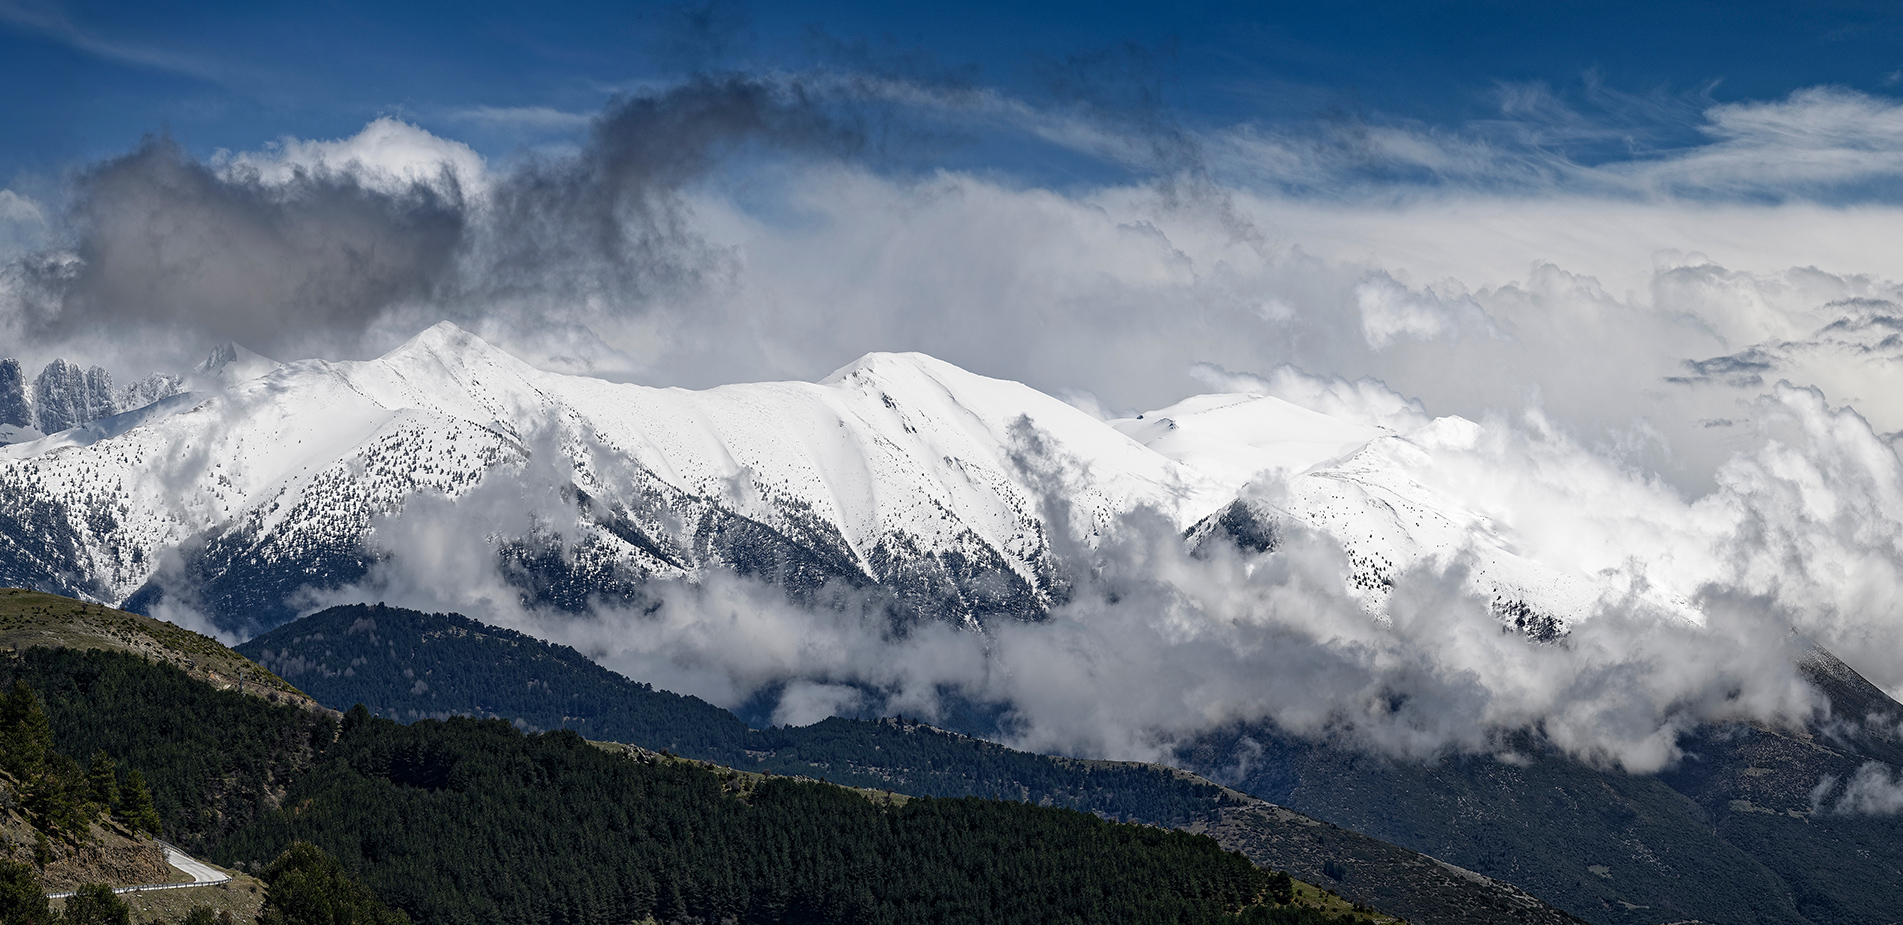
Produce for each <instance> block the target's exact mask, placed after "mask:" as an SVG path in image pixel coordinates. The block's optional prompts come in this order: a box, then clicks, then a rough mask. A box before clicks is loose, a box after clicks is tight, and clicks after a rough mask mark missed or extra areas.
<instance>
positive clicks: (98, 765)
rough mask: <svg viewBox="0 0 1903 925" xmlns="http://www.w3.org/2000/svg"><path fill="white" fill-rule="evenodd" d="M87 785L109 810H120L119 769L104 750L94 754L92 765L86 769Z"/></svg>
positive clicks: (96, 798)
mask: <svg viewBox="0 0 1903 925" xmlns="http://www.w3.org/2000/svg"><path fill="white" fill-rule="evenodd" d="M86 783H87V784H88V785H89V786H90V787H91V788H92V797H93V799H94V800H95V801H97V802H98V803H99V805H101V806H104V807H105V808H107V809H109V810H114V811H116V810H118V809H119V767H118V765H116V764H114V763H113V760H112V759H111V758H110V757H107V755H106V752H105V750H104V749H101V750H99V751H96V752H93V757H92V765H91V766H90V767H88V768H87V769H86Z"/></svg>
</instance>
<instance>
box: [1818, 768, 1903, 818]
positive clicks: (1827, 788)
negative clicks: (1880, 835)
mask: <svg viewBox="0 0 1903 925" xmlns="http://www.w3.org/2000/svg"><path fill="white" fill-rule="evenodd" d="M1835 784H1836V781H1835V780H1833V779H1831V778H1825V779H1824V780H1823V781H1821V782H1819V784H1818V787H1817V792H1816V793H1814V794H1813V795H1812V800H1811V802H1812V803H1813V804H1814V805H1816V804H1821V802H1822V800H1823V798H1824V797H1826V796H1828V795H1829V793H1830V792H1831V790H1832V789H1834V787H1835ZM1831 811H1832V812H1836V813H1841V814H1844V815H1854V816H1894V815H1896V814H1897V813H1899V812H1903V771H1895V770H1894V769H1892V768H1890V767H1889V766H1888V765H1885V764H1884V763H1882V762H1880V761H1871V762H1866V763H1865V764H1864V765H1863V766H1862V767H1859V768H1858V769H1857V773H1856V774H1854V775H1851V778H1850V780H1849V782H1847V783H1846V784H1845V785H1844V789H1843V794H1842V795H1841V796H1839V797H1838V798H1837V802H1836V803H1835V804H1834V805H1832V806H1831Z"/></svg>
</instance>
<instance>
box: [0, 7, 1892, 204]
mask: <svg viewBox="0 0 1903 925" xmlns="http://www.w3.org/2000/svg"><path fill="white" fill-rule="evenodd" d="M1899 38H1903V17H1899V16H1898V15H1897V14H1896V13H1895V12H1894V8H1893V7H1890V6H1887V5H1884V4H1875V3H1811V4H1802V5H1799V4H1762V3H1594V4H1581V3H1565V4H1561V3H1543V4H1524V3H1504V2H1455V3H1401V2H1344V3H1329V4H1315V3H1302V4H1292V3H1273V4H1260V3H1257V4H1148V5H1134V4H1132V5H1116V4H1109V5H1106V4H1085V3H1042V4H1023V3H992V4H978V3H964V4H933V5H925V4H883V3H878V4H875V3H814V4H745V3H726V4H723V3H712V4H700V5H693V4H687V5H668V4H626V5H623V4H599V3H577V4H561V5H555V6H553V7H552V6H550V5H547V4H523V3H486V2H484V3H455V4H443V3H415V4H394V5H392V4H367V3H322V4H256V3H198V4H179V3H152V4H125V3H96V2H57V0H52V2H48V0H5V2H0V86H4V87H7V88H8V91H7V92H6V94H5V100H4V102H0V107H4V108H3V109H0V177H13V178H15V184H14V185H15V186H18V185H20V184H21V183H23V182H31V180H30V178H28V177H21V174H23V173H25V174H29V175H36V176H38V177H39V178H41V179H42V180H43V179H44V178H47V177H50V176H53V175H57V174H58V172H60V171H61V170H63V169H66V168H69V167H72V166H74V165H76V164H82V163H85V162H87V161H89V160H93V159H97V158H101V157H105V156H110V155H113V154H117V153H120V152H123V151H124V150H126V149H128V148H129V147H130V146H132V145H133V144H135V143H136V142H137V141H138V139H139V138H140V136H142V135H143V134H145V133H149V132H157V131H169V132H170V133H171V134H172V135H173V136H174V137H175V138H176V139H177V140H178V141H179V142H181V143H182V144H183V145H184V146H185V147H186V148H187V149H188V150H191V151H193V152H197V153H199V154H201V155H205V154H209V153H211V152H212V151H214V150H216V149H219V148H227V149H233V150H245V149H252V148H256V147H258V146H259V145H260V144H262V143H264V142H267V141H269V140H271V139H274V138H277V137H279V136H282V135H292V136H296V137H301V138H327V137H340V136H344V135H348V134H350V133H352V132H354V131H356V130H357V129H358V128H360V127H361V126H362V125H363V124H364V123H366V122H367V121H369V120H370V119H372V118H374V117H376V116H379V115H395V116H398V117H400V118H403V119H406V120H409V121H412V122H414V123H415V124H418V125H420V126H422V127H424V128H426V129H429V130H431V131H433V132H436V133H438V134H445V135H453V136H454V137H456V138H458V139H460V140H462V141H464V142H466V143H468V144H470V145H471V146H472V147H474V148H475V149H476V150H478V151H479V152H481V153H483V154H485V155H487V156H489V157H492V158H498V157H507V156H510V155H511V154H513V153H517V152H520V151H522V150H525V149H528V148H534V147H537V146H547V145H552V144H561V143H564V142H572V141H573V140H574V139H575V138H576V137H577V134H578V130H579V128H580V127H581V125H582V123H581V122H580V121H579V119H577V118H564V117H563V116H564V115H568V116H571V117H575V116H587V115H590V114H593V113H595V112H597V111H598V110H599V109H600V108H601V106H602V104H603V103H604V102H605V101H606V100H607V99H608V98H609V97H611V96H612V95H614V94H615V93H617V92H627V91H629V90H631V89H638V88H641V87H644V86H651V85H653V84H656V83H664V82H667V81H671V80H677V79H679V78H680V77H682V76H683V75H685V74H688V73H692V72H695V71H701V70H709V71H730V70H731V71H743V72H763V71H786V72H806V71H811V70H814V69H831V70H837V71H847V72H874V73H882V74H888V75H897V76H903V77H906V78H908V79H914V80H919V81H923V82H928V83H935V82H952V83H962V84H967V85H976V86H981V87H988V88H994V89H996V90H999V91H1001V92H1003V93H1005V94H1007V95H1009V96H1011V97H1014V98H1019V99H1024V100H1027V101H1030V102H1033V103H1037V104H1048V103H1080V102H1081V103H1084V104H1088V105H1091V106H1093V107H1097V108H1099V109H1102V110H1106V111H1112V112H1131V111H1135V110H1145V111H1146V112H1148V113H1150V114H1152V115H1153V114H1154V113H1155V112H1157V111H1161V112H1164V113H1166V114H1167V117H1168V118H1169V119H1171V120H1173V121H1174V122H1176V123H1178V124H1182V125H1187V126H1192V127H1204V128H1206V127H1213V126H1226V125H1235V124H1266V125H1278V126H1286V125H1306V124H1313V123H1316V122H1327V121H1330V120H1334V121H1337V122H1338V121H1341V120H1344V119H1346V120H1371V121H1374V122H1377V123H1403V124H1416V125H1424V126H1429V127H1447V128H1454V127H1459V126H1463V125H1467V124H1469V123H1471V122H1473V121H1475V120H1486V119H1492V118H1495V117H1497V116H1498V115H1499V113H1500V109H1501V101H1502V94H1503V92H1504V91H1503V88H1513V87H1525V86H1529V85H1530V86H1541V87H1544V88H1547V89H1548V90H1550V91H1551V92H1552V93H1554V94H1555V95H1556V96H1557V98H1559V99H1561V100H1564V101H1566V102H1567V103H1568V104H1569V105H1570V106H1572V107H1574V108H1575V109H1577V110H1579V111H1580V112H1582V113H1584V114H1585V115H1586V116H1587V117H1589V118H1591V119H1593V120H1595V121H1598V122H1602V123H1604V124H1606V125H1608V126H1613V127H1617V128H1620V129H1622V130H1621V131H1619V132H1616V133H1614V135H1615V137H1613V138H1610V139H1599V140H1595V141H1591V142H1585V141H1579V140H1575V141H1574V142H1573V149H1574V153H1575V156H1577V157H1579V158H1581V159H1584V160H1597V159H1603V158H1608V157H1619V156H1622V154H1623V153H1624V151H1625V150H1628V149H1630V148H1631V147H1633V146H1637V147H1638V148H1640V149H1649V148H1651V147H1656V146H1672V145H1679V144H1684V143H1687V142H1690V141H1695V140H1696V137H1695V134H1693V133H1692V132H1691V125H1692V123H1693V121H1694V120H1693V119H1692V118H1691V116H1692V115H1693V114H1695V113H1696V112H1697V110H1698V108H1699V107H1698V106H1697V105H1696V103H1697V101H1699V100H1702V99H1705V98H1706V97H1707V96H1708V97H1709V98H1710V99H1711V100H1716V101H1737V100H1753V99H1772V98H1777V97H1781V96H1783V95H1785V94H1788V93H1789V92H1791V91H1793V90H1796V89H1799V88H1803V87H1810V86H1817V85H1837V86H1843V87H1848V88H1854V89H1858V90H1862V91H1865V92H1868V93H1874V94H1887V93H1889V92H1890V91H1891V90H1892V89H1893V87H1894V85H1895V83H1896V81H1897V76H1896V75H1897V72H1898V71H1899V69H1903V51H1899V49H1903V42H1899V41H1898V39H1899ZM511 117H513V118H511ZM950 157H951V159H952V160H953V162H956V163H960V164H968V163H971V162H982V163H986V164H989V165H992V166H998V167H1002V168H1005V169H1011V170H1021V171H1026V172H1028V173H1029V174H1031V175H1032V176H1033V177H1037V178H1041V179H1061V178H1062V176H1063V175H1064V174H1065V172H1066V171H1070V170H1079V169H1081V170H1085V171H1086V173H1088V169H1089V168H1088V167H1087V166H1084V165H1079V164H1077V163H1076V162H1073V161H1068V160H1066V159H1064V158H1061V157H1055V156H1054V155H1052V154H1051V153H1050V152H1038V151H1035V150H1027V149H1025V148H1023V147H1019V146H1014V145H993V146H985V145H982V144H975V143H973V142H972V141H971V140H969V139H967V142H966V144H965V145H963V146H962V147H961V150H959V151H957V152H955V153H953V154H951V155H950Z"/></svg>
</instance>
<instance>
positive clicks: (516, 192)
mask: <svg viewBox="0 0 1903 925" xmlns="http://www.w3.org/2000/svg"><path fill="white" fill-rule="evenodd" d="M865 140H866V135H865V129H864V126H863V124H862V123H861V122H860V121H859V120H858V119H857V118H856V117H855V116H854V115H852V114H851V113H850V112H849V111H848V109H847V108H846V107H845V106H843V105H842V104H841V101H840V100H839V99H837V98H836V97H832V96H829V95H828V94H826V93H823V92H821V91H819V90H817V89H815V88H813V87H811V86H809V85H806V84H803V83H800V82H798V81H788V82H779V81H766V80H761V79H756V78H752V77H744V76H738V75H730V76H725V77H697V78H694V79H692V80H689V81H687V82H685V83H683V84H680V85H677V86H674V87H670V88H668V89H666V90H663V91H660V92H657V93H642V94H635V95H630V96H624V97H620V98H618V99H616V100H614V101H613V102H611V103H609V105H608V107H607V108H606V110H605V111H603V112H602V114H601V115H600V116H599V117H597V118H596V119H595V121H594V124H593V126H592V127H591V128H590V130H589V138H588V142H587V145H586V146H585V147H584V148H583V150H582V151H581V153H580V154H579V155H578V156H576V157H574V158H565V159H559V160H545V161H535V162H531V163H529V164H527V165H525V166H524V167H522V168H521V169H520V170H518V171H516V172H515V173H513V174H511V175H509V176H507V177H504V178H502V179H501V180H500V181H499V182H498V183H497V185H496V188H495V189H494V190H493V192H492V193H491V195H490V198H489V202H488V204H487V207H486V209H485V216H484V222H483V227H482V229H481V232H480V235H479V240H478V241H477V242H476V243H475V244H474V246H473V247H472V248H471V249H470V251H469V253H468V254H467V257H468V258H469V259H468V261H467V262H466V268H467V272H466V274H465V275H464V277H463V279H462V281H461V282H462V286H463V287H464V292H463V294H465V295H468V296H473V297H475V298H476V299H479V300H519V299H530V300H536V301H542V302H553V303H556V304H567V305H575V304H594V305H601V306H605V307H608V308H610V309H618V310H623V311H625V310H630V309H633V308H637V307H639V306H640V305H642V304H643V303H645V302H647V301H648V300H650V299H652V298H653V297H654V296H655V295H656V294H657V293H678V292H680V291H681V290H683V289H692V288H694V287H695V286H697V285H698V284H699V283H701V282H702V281H703V280H704V278H705V276H706V275H707V274H709V273H713V272H718V270H719V269H720V267H721V264H722V254H721V252H720V250H719V249H718V248H716V247H715V246H713V245H711V244H709V243H708V242H707V241H706V240H705V238H704V237H703V236H702V235H701V234H700V232H699V231H698V230H697V229H696V228H695V226H694V223H693V221H692V215H691V213H690V211H689V210H688V209H687V207H686V205H685V203H684V202H683V201H682V199H681V196H680V194H681V191H682V189H683V188H684V187H686V186H687V185H689V184H691V183H693V182H694V181H696V180H698V179H700V178H702V177H704V176H706V175H707V173H708V172H709V171H710V170H712V169H713V167H714V166H715V165H716V164H718V163H721V162H722V161H723V160H725V159H728V158H732V157H736V156H740V155H744V154H745V153H746V152H747V151H748V150H749V149H755V150H762V151H764V150H773V151H777V152H780V153H786V152H795V153H822V154H828V155H846V154H851V153H853V152H855V151H857V150H860V149H861V148H863V147H864V145H865Z"/></svg>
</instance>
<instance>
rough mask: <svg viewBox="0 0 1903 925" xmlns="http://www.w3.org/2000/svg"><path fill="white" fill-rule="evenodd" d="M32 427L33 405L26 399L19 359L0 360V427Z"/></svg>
mask: <svg viewBox="0 0 1903 925" xmlns="http://www.w3.org/2000/svg"><path fill="white" fill-rule="evenodd" d="M9 425H10V426H13V427H32V426H33V406H31V405H29V404H27V401H26V374H25V373H23V372H21V371H20V361H19V360H15V359H10V358H9V359H4V360H0V427H5V426H9Z"/></svg>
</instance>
